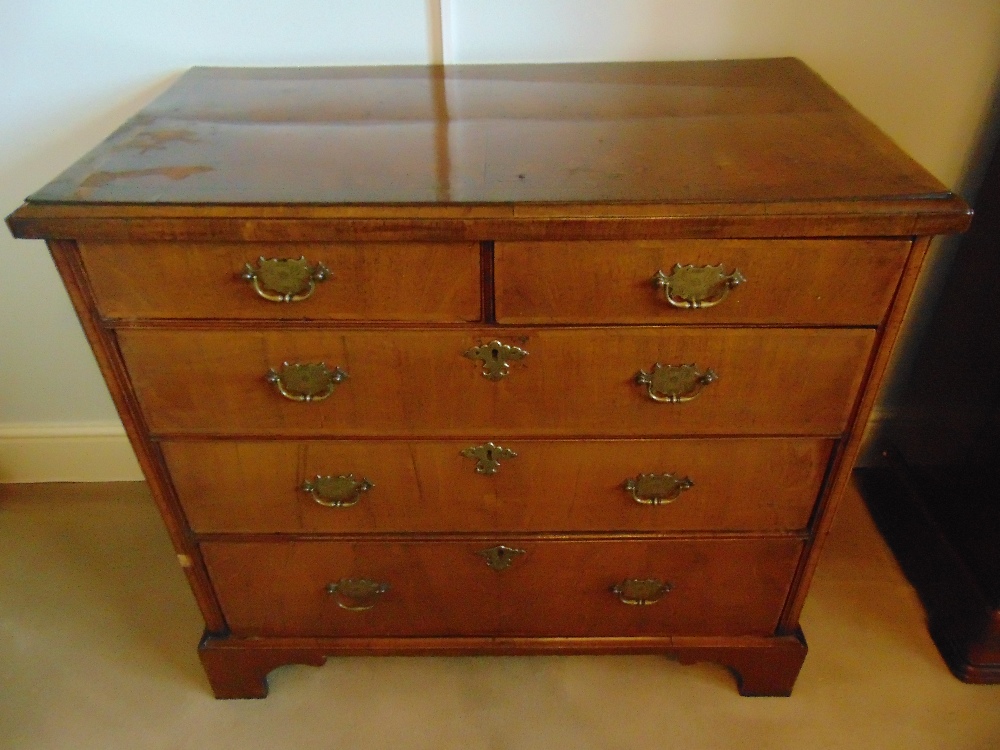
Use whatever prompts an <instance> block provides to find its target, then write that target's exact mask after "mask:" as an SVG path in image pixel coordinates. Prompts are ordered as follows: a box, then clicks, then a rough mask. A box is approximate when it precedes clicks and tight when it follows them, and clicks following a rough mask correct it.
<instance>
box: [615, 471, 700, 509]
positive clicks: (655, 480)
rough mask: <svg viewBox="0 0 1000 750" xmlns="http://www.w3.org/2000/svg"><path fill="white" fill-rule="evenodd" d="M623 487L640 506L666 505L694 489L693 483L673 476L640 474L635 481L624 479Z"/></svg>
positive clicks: (685, 478) (687, 479)
mask: <svg viewBox="0 0 1000 750" xmlns="http://www.w3.org/2000/svg"><path fill="white" fill-rule="evenodd" d="M623 487H624V489H625V491H626V492H628V493H629V494H630V495H631V496H632V499H633V500H635V501H636V502H637V503H639V504H640V505H668V504H670V503H672V502H673V501H674V500H676V499H677V498H678V497H680V495H681V493H682V492H684V491H685V490H689V489H691V488H692V487H694V482H692V481H691V480H690V479H689V478H688V477H684V478H683V479H681V478H679V477H676V476H674V475H673V474H640V475H639V476H637V477H636V478H635V479H626V480H625V484H624V485H623Z"/></svg>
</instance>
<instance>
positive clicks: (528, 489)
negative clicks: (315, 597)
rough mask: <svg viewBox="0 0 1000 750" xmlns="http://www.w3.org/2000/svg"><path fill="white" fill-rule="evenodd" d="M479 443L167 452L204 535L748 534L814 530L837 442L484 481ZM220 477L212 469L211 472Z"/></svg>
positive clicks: (554, 460) (215, 445) (523, 445)
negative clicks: (333, 497)
mask: <svg viewBox="0 0 1000 750" xmlns="http://www.w3.org/2000/svg"><path fill="white" fill-rule="evenodd" d="M472 444H473V442H472V441H468V440H466V441H441V440H426V441H412V440H410V441H405V440H356V441H354V440H352V441H342V440H327V441H316V440H313V441H296V442H293V441H260V442H244V441H203V440H198V441H167V442H164V443H163V444H162V445H161V448H162V450H163V453H164V456H165V457H166V462H167V466H168V468H169V469H170V476H171V478H172V480H173V485H174V488H175V489H176V491H177V495H178V497H179V498H180V502H181V504H182V505H183V507H184V513H185V515H186V516H187V518H188V521H189V523H190V524H191V527H192V528H193V529H194V531H196V532H200V533H219V532H230V533H232V532H236V533H238V532H255V533H275V532H285V533H301V532H307V533H308V532H312V533H315V532H321V533H345V532H347V533H353V532H396V533H398V532H405V531H416V532H435V531H436V532H451V531H480V532H483V531H490V530H493V529H496V530H501V529H502V530H506V531H557V530H565V531H571V530H576V531H600V530H602V529H604V530H609V531H612V530H613V531H629V530H632V531H638V530H643V531H657V530H660V531H667V530H670V531H698V530H716V531H740V530H772V531H773V530H795V529H804V528H805V526H806V524H807V523H808V522H809V517H810V514H811V512H812V507H813V503H814V502H815V499H816V496H817V494H818V492H819V483H820V481H821V479H822V478H823V474H824V472H825V470H826V462H827V460H828V458H829V454H830V448H831V442H830V441H828V440H813V439H803V438H795V439H784V438H770V439H768V438H760V439H725V438H720V439H717V440H595V441H581V440H563V441H554V440H513V441H505V442H504V447H508V448H510V449H512V450H514V451H515V452H516V453H517V455H516V457H515V458H512V459H509V460H506V461H503V462H501V466H500V469H499V471H498V472H497V473H496V474H494V475H490V476H487V475H483V474H478V473H476V471H475V461H473V460H471V459H469V458H466V457H465V456H462V455H461V454H460V451H461V450H462V449H463V448H465V447H467V446H470V445H472ZM209 467H210V468H209ZM667 472H670V473H673V474H674V475H675V476H677V477H678V478H689V479H691V481H692V482H693V483H694V486H693V487H691V488H690V489H688V490H685V491H684V492H682V493H681V495H680V497H679V498H678V499H677V500H675V501H673V502H671V503H669V504H663V505H643V504H640V503H637V502H636V501H635V500H634V499H633V497H632V496H631V495H630V493H629V492H627V491H626V490H625V489H624V483H625V481H626V480H627V479H630V478H635V477H637V476H638V475H640V474H663V473H667ZM349 474H353V475H354V477H355V479H356V480H357V481H360V480H361V479H362V478H364V479H367V480H368V481H369V482H370V483H371V484H372V485H374V486H373V488H372V489H371V490H369V491H368V492H365V493H363V494H362V495H361V497H360V500H358V502H357V504H356V505H353V506H351V507H345V508H330V507H326V506H323V505H321V504H319V503H317V502H316V501H315V500H314V499H313V497H312V495H310V494H309V493H307V492H304V491H303V490H302V489H301V488H302V485H303V483H304V482H305V481H306V480H311V479H313V478H314V477H316V476H341V475H349Z"/></svg>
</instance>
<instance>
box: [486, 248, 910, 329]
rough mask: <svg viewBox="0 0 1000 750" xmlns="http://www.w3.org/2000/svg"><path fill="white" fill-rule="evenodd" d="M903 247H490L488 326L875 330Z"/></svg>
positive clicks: (901, 261) (899, 266) (891, 289)
mask: <svg viewBox="0 0 1000 750" xmlns="http://www.w3.org/2000/svg"><path fill="white" fill-rule="evenodd" d="M909 247H910V243H909V242H907V241H903V240H664V241H633V242H497V243H496V263H495V269H496V270H495V278H496V314H497V320H498V321H500V322H501V323H515V324H525V323H645V324H650V323H670V324H682V323H684V324H686V323H693V324H713V323H714V324H720V323H729V324H740V323H754V324H781V325H856V326H864V325H877V324H878V323H879V322H880V321H881V320H882V317H883V316H884V315H885V312H886V310H887V309H888V306H889V302H890V300H891V299H892V295H893V293H894V291H895V288H896V284H897V282H898V280H899V276H900V273H901V272H902V270H903V264H904V263H905V261H906V256H907V253H908V252H909ZM678 266H680V268H678ZM685 266H693V268H685ZM846 279H850V281H849V282H847V281H845V280H846Z"/></svg>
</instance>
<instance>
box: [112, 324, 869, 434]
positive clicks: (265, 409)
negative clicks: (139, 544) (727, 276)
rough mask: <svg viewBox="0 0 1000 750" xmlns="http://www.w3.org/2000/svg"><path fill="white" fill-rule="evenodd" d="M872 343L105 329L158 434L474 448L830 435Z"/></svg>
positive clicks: (707, 335)
mask: <svg viewBox="0 0 1000 750" xmlns="http://www.w3.org/2000/svg"><path fill="white" fill-rule="evenodd" d="M498 335H499V336H502V337H503V342H502V345H503V346H511V347H517V349H519V350H520V351H521V352H522V354H514V355H513V356H512V357H511V358H508V359H509V361H505V362H504V364H509V369H508V370H503V368H502V367H494V366H493V365H494V364H495V361H494V358H493V356H492V352H493V350H494V349H497V350H498V351H499V350H500V349H501V348H502V347H500V346H490V343H491V339H493V337H495V336H498ZM874 339H875V333H874V331H872V330H869V329H862V328H841V329H798V328H781V329H726V328H702V327H690V326H674V327H671V328H638V327H636V328H613V329H602V328H593V329H588V328H571V329H552V330H539V329H519V330H518V329H507V330H502V331H501V330H499V329H484V330H483V329H480V330H475V329H472V330H455V329H451V330H433V331H429V330H419V329H409V330H405V331H404V330H396V331H377V330H375V331H364V330H354V329H344V330H340V331H329V330H326V331H324V330H311V331H310V330H297V331H288V330H286V331H245V330H243V331H221V330H214V331H194V330H192V331H178V330H152V329H138V328H135V329H127V330H120V331H119V332H118V341H119V345H120V347H121V351H122V354H123V355H124V357H125V362H126V364H127V367H128V370H129V374H130V376H131V379H132V384H133V387H134V390H135V393H136V395H137V396H138V399H139V403H140V405H141V407H142V410H143V413H144V415H145V418H146V421H147V423H148V425H149V427H150V429H151V430H152V431H153V432H154V433H158V434H160V435H163V436H167V435H169V434H184V433H186V434H216V435H248V436H249V435H260V436H265V435H267V436H289V437H292V436H295V437H307V436H310V435H312V436H323V437H355V438H357V437H407V436H420V437H435V436H436V437H447V436H454V437H466V436H475V437H477V438H481V439H483V440H498V439H499V438H502V437H505V436H510V435H516V436H519V437H531V436H536V437H576V436H588V437H594V436H608V437H629V436H635V437H660V436H671V435H675V436H681V435H706V434H709V435H716V436H723V435H827V436H832V435H837V434H839V433H840V432H841V431H842V430H843V428H844V426H845V425H846V424H847V420H848V417H849V416H850V412H851V409H852V407H853V405H854V398H855V394H856V393H857V389H858V387H859V386H860V384H861V381H862V378H863V376H864V372H865V366H866V365H867V362H868V353H869V351H870V349H871V346H872V344H873V342H874ZM481 346H482V347H483V349H480V348H479V347H481ZM510 351H513V350H510ZM476 352H479V353H480V354H481V355H482V357H484V358H485V360H486V361H487V364H485V365H484V363H483V359H475V358H472V356H474V355H475V354H476ZM467 354H468V355H470V356H466V355H467ZM286 362H288V363H289V365H288V367H285V365H284V363H286ZM319 363H322V364H324V366H325V368H326V370H325V371H323V372H319V373H318V374H317V373H316V372H314V371H315V370H318V367H311V366H312V365H318V364H319ZM657 365H659V367H657ZM688 365H693V366H692V367H688ZM501 373H503V374H502V375H501ZM313 375H316V377H313ZM490 375H496V376H497V377H496V378H495V379H494V378H491V377H490ZM269 378H270V379H271V381H272V382H269V380H268V379H269ZM303 383H305V385H303ZM282 391H284V393H285V395H283V394H282ZM312 394H315V397H313V395H312ZM289 396H291V397H293V398H299V399H304V398H305V397H306V396H309V398H310V399H311V400H308V401H306V400H293V398H289ZM324 397H325V398H324ZM320 398H322V399H323V400H319V399H320ZM672 399H673V400H674V401H675V402H671V400H672Z"/></svg>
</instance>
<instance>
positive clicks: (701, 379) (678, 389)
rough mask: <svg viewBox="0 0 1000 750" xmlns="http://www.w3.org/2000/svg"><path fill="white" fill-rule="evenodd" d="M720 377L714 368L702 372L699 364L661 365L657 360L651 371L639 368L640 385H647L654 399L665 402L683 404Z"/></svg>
mask: <svg viewBox="0 0 1000 750" xmlns="http://www.w3.org/2000/svg"><path fill="white" fill-rule="evenodd" d="M718 379H719V376H718V375H716V374H715V371H714V370H712V369H708V370H705V371H704V372H702V371H701V370H699V369H698V366H697V365H693V364H692V365H661V364H660V363H659V362H657V363H656V364H655V365H653V369H652V370H651V371H650V372H646V371H645V370H639V372H637V373H636V375H635V382H636V383H637V384H638V385H644V386H646V392H647V394H648V395H649V397H650V398H651V399H653V401H658V402H660V403H663V404H683V403H685V402H687V401H691V400H693V399H695V398H697V396H698V394H699V393H701V390H702V388H704V387H705V386H706V385H709V384H710V383H714V382H715V381H716V380H718Z"/></svg>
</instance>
